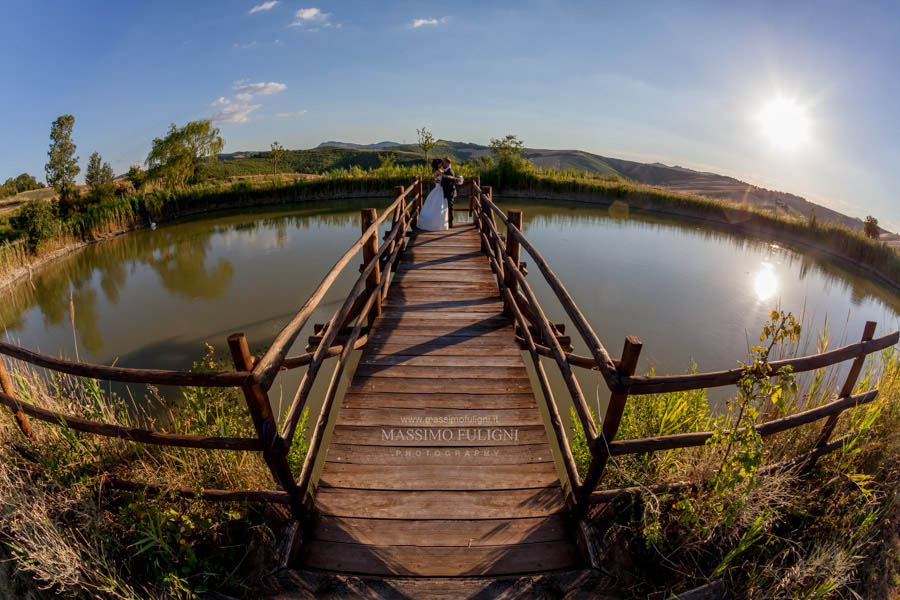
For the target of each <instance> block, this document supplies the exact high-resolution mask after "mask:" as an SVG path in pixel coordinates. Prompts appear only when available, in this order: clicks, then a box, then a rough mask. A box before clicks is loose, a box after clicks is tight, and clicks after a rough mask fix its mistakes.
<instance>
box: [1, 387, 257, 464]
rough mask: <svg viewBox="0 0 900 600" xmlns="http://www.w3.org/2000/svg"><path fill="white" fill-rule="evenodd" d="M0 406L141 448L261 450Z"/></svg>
mask: <svg viewBox="0 0 900 600" xmlns="http://www.w3.org/2000/svg"><path fill="white" fill-rule="evenodd" d="M0 404H3V405H5V406H8V407H9V408H11V409H14V410H20V411H22V412H23V413H25V414H26V415H28V416H30V417H34V418H35V419H38V420H39V421H44V422H46V423H53V424H54V425H65V426H66V427H68V428H69V429H74V430H76V431H83V432H85V433H93V434H95V435H102V436H104V437H112V438H119V439H121V440H130V441H132V442H140V443H143V444H154V445H157V446H172V447H175V448H202V449H204V450H251V451H260V450H262V449H263V444H262V442H261V441H260V440H259V439H257V438H237V437H215V436H202V435H181V434H176V433H159V432H156V431H149V430H147V429H137V428H133V427H122V426H121V425H112V424H110V423H101V422H99V421H91V420H90V419H84V418H82V417H76V416H73V415H67V414H64V413H60V412H55V411H52V410H48V409H46V408H41V407H40V406H35V405H34V404H30V403H28V402H23V401H21V400H19V399H17V398H14V397H13V396H10V395H8V394H6V393H3V392H0Z"/></svg>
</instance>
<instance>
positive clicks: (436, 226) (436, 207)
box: [416, 178, 450, 231]
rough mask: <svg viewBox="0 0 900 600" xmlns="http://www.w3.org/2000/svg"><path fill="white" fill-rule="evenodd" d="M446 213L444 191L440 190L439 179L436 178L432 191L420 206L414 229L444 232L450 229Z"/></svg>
mask: <svg viewBox="0 0 900 600" xmlns="http://www.w3.org/2000/svg"><path fill="white" fill-rule="evenodd" d="M448 213H449V211H448V210H447V200H446V199H445V198H444V190H443V188H441V182H440V178H437V181H436V185H435V186H434V189H433V190H431V193H430V194H428V197H427V198H425V204H423V205H422V211H421V212H420V213H419V220H418V221H417V222H416V227H418V228H419V229H424V230H425V231H446V230H448V229H449V228H450V227H449V226H448V221H449V219H448V217H449V214H448Z"/></svg>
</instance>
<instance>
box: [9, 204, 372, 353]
mask: <svg viewBox="0 0 900 600" xmlns="http://www.w3.org/2000/svg"><path fill="white" fill-rule="evenodd" d="M363 203H365V206H382V205H383V204H384V201H383V200H381V199H376V200H374V201H373V200H371V199H369V200H360V201H336V202H328V203H322V202H317V203H307V204H304V205H303V206H302V207H293V208H287V209H285V208H279V209H276V210H271V209H270V210H245V211H240V212H232V213H217V214H215V215H212V216H210V217H208V218H201V219H195V220H189V221H185V222H182V223H179V224H175V225H166V226H162V227H159V228H158V229H156V230H153V231H149V230H144V231H138V232H134V233H130V234H126V235H122V236H118V237H115V238H112V239H109V240H106V241H103V242H101V243H99V244H94V245H90V246H88V247H86V248H84V249H82V250H80V251H78V252H75V253H73V254H72V255H70V256H67V257H64V258H61V259H59V260H56V261H54V262H51V263H49V264H47V265H45V266H44V267H42V268H40V269H37V270H36V271H35V272H34V277H33V279H32V280H31V281H21V282H18V283H17V284H15V285H12V286H9V287H7V288H6V289H5V290H3V292H2V293H3V294H4V302H3V303H0V327H2V328H3V330H4V332H5V334H6V338H7V339H10V340H11V341H13V342H14V343H20V344H22V345H24V346H26V347H30V348H34V349H37V350H40V351H43V352H48V353H50V354H62V355H65V356H66V357H68V358H74V357H75V348H74V347H73V332H72V324H71V317H70V311H69V308H70V299H71V306H72V308H73V312H74V325H75V334H76V335H75V337H76V338H77V344H78V350H79V351H80V355H81V359H82V360H90V361H95V362H106V363H109V362H112V361H115V360H118V361H119V362H118V364H120V365H122V366H141V367H156V368H179V369H181V368H187V367H189V366H190V364H191V362H193V360H196V358H198V357H199V355H200V354H201V353H202V351H203V343H204V342H206V341H209V342H211V343H214V344H215V343H217V344H218V345H219V346H221V345H222V341H223V340H224V338H225V337H227V335H228V334H229V333H231V332H234V331H238V330H240V329H242V328H246V330H247V331H248V335H249V334H250V332H256V334H257V335H256V339H255V340H254V341H255V342H257V343H259V344H260V345H264V344H265V343H266V342H267V340H266V339H265V336H271V335H274V334H273V332H274V331H277V330H278V329H280V327H281V326H282V325H283V324H284V322H285V321H287V320H288V319H289V318H290V316H291V315H292V314H293V312H294V310H296V308H297V307H298V306H300V304H302V301H303V300H304V299H305V297H306V296H307V295H308V293H309V292H310V291H311V289H310V288H311V286H314V285H315V284H316V283H318V281H319V280H320V279H321V276H322V274H323V273H324V272H325V271H326V270H327V268H328V266H330V264H331V262H333V261H334V259H335V257H336V256H338V255H339V252H340V251H343V250H345V249H346V246H347V245H349V244H350V243H351V242H352V241H353V239H355V236H357V235H358V231H359V217H358V215H359V209H360V208H361V207H362V206H363ZM313 249H315V250H316V251H315V252H311V250H313ZM326 263H327V264H326ZM335 290H336V291H335V293H337V294H340V293H341V290H340V288H339V286H335ZM335 301H338V300H336V299H335V298H332V297H331V294H329V295H328V296H327V297H326V301H325V302H324V303H323V310H333V306H332V303H333V302H335ZM320 320H321V317H320ZM260 332H262V335H260ZM261 337H262V338H263V339H259V338H261Z"/></svg>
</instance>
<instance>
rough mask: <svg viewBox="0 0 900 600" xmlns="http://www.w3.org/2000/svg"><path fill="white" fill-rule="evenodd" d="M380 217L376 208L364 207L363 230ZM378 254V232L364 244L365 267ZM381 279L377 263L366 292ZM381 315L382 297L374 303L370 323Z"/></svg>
mask: <svg viewBox="0 0 900 600" xmlns="http://www.w3.org/2000/svg"><path fill="white" fill-rule="evenodd" d="M377 218H378V211H377V210H375V209H374V208H364V209H362V219H361V221H362V231H363V233H365V231H366V230H367V229H368V228H369V227H371V226H372V223H374V222H375V220H376V219H377ZM377 255H378V234H377V233H375V234H373V235H372V236H371V237H370V238H369V239H367V240H366V243H365V244H364V245H363V268H365V266H366V265H368V264H369V261H371V260H372V259H373V258H375V256H377ZM380 281H381V265H375V268H374V269H373V270H372V274H371V275H369V277H368V279H366V292H367V293H369V294H371V293H372V290H374V289H375V288H376V287H378V283H379V282H380ZM379 316H381V299H378V300H376V301H375V304H373V305H372V311H371V312H370V313H369V325H371V324H372V323H373V322H374V321H375V319H377V318H378V317H379Z"/></svg>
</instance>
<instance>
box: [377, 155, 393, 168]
mask: <svg viewBox="0 0 900 600" xmlns="http://www.w3.org/2000/svg"><path fill="white" fill-rule="evenodd" d="M396 166H397V154H396V153H395V152H386V153H384V154H379V155H378V168H379V169H380V170H382V171H390V170H391V169H393V168H394V167H396Z"/></svg>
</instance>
